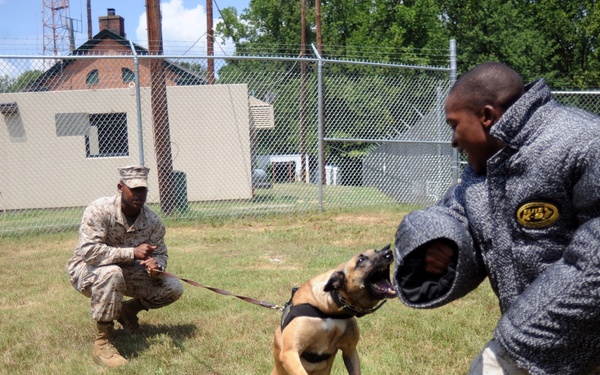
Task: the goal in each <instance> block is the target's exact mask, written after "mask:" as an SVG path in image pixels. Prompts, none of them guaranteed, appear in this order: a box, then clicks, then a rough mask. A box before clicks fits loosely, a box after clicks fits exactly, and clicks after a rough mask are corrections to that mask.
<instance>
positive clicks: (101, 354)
mask: <svg viewBox="0 0 600 375" xmlns="http://www.w3.org/2000/svg"><path fill="white" fill-rule="evenodd" d="M113 325H114V323H113V322H96V326H97V327H98V332H97V333H96V339H95V340H94V360H95V361H96V362H98V363H99V364H101V365H102V366H106V367H109V368H113V367H119V366H123V365H126V364H127V360H126V359H125V358H123V357H122V356H121V354H120V353H119V351H118V350H117V348H115V347H114V345H113V344H112V334H113Z"/></svg>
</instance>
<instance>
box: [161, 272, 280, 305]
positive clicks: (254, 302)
mask: <svg viewBox="0 0 600 375" xmlns="http://www.w3.org/2000/svg"><path fill="white" fill-rule="evenodd" d="M159 272H160V273H162V274H163V275H164V276H166V277H174V278H176V279H179V280H181V281H184V282H186V283H188V284H190V285H193V286H197V287H200V288H204V289H208V290H210V291H213V292H215V293H219V294H223V295H225V296H233V297H236V298H239V299H241V300H243V301H246V302H250V303H252V304H255V305H258V306H262V307H267V308H269V309H274V310H280V311H283V306H279V305H276V304H274V303H270V302H265V301H260V300H257V299H254V298H250V297H244V296H239V295H237V294H233V293H231V292H228V291H226V290H222V289H218V288H212V287H210V286H206V285H203V284H200V283H199V282H196V281H193V280H189V279H184V278H183V277H179V276H177V275H175V274H172V273H169V272H165V271H159Z"/></svg>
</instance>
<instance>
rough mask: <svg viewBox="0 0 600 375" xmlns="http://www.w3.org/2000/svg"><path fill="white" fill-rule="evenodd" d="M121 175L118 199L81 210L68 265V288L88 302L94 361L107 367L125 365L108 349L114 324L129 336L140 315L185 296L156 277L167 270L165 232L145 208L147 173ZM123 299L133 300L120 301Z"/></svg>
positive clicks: (173, 282) (175, 283) (133, 169)
mask: <svg viewBox="0 0 600 375" xmlns="http://www.w3.org/2000/svg"><path fill="white" fill-rule="evenodd" d="M119 172H120V175H121V180H120V181H119V183H118V184H117V189H118V191H119V194H118V195H115V196H112V197H104V198H100V199H97V200H96V201H94V202H92V203H91V204H90V205H89V206H88V207H87V208H86V209H85V211H84V213H83V218H82V220H81V226H80V230H79V244H78V245H77V248H76V249H75V252H74V254H73V257H72V258H71V259H70V260H69V261H68V263H67V270H68V272H69V276H70V281H71V284H73V286H74V287H75V289H77V290H78V291H79V292H81V293H82V294H83V295H85V296H86V297H89V298H91V310H92V318H93V319H94V320H95V321H96V326H97V333H96V337H95V340H94V349H93V354H94V359H95V360H96V361H97V362H99V363H100V364H102V365H104V366H107V367H117V366H121V365H124V364H126V363H127V360H126V359H125V358H123V357H122V356H121V354H120V353H119V351H118V350H117V349H116V348H115V347H114V346H113V344H112V334H113V326H114V322H113V321H114V320H117V321H118V322H119V323H120V324H121V325H122V326H123V328H124V329H125V330H126V331H128V332H131V333H136V332H139V330H140V326H139V323H138V317H137V313H138V312H140V311H142V310H148V309H157V308H160V307H163V306H166V305H169V304H171V303H173V302H175V301H176V300H177V299H179V297H181V295H182V294H183V286H182V285H181V283H180V282H179V280H177V279H175V278H172V277H164V276H163V275H161V274H160V271H164V270H165V269H166V267H167V247H166V246H165V242H164V237H165V227H164V225H163V224H162V223H161V221H160V219H159V217H158V216H157V215H156V214H155V213H154V212H153V211H152V210H151V209H150V208H149V207H148V206H146V205H145V202H146V197H147V194H148V168H145V167H141V166H130V167H124V168H120V169H119ZM124 296H128V297H131V299H129V300H127V301H125V302H124V301H123V297H124Z"/></svg>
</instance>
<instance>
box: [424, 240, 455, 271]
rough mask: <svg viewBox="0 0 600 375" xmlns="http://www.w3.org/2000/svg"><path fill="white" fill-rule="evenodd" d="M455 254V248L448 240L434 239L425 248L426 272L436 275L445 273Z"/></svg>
mask: <svg viewBox="0 0 600 375" xmlns="http://www.w3.org/2000/svg"><path fill="white" fill-rule="evenodd" d="M453 255H454V249H452V247H450V246H449V245H448V243H447V242H446V241H441V240H435V241H432V242H431V243H430V244H429V246H428V247H427V248H426V249H425V272H427V273H428V274H431V275H435V276H442V275H444V274H445V273H446V272H447V271H448V264H450V261H451V260H452V256H453Z"/></svg>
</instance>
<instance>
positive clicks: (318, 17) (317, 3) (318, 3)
mask: <svg viewBox="0 0 600 375" xmlns="http://www.w3.org/2000/svg"><path fill="white" fill-rule="evenodd" d="M315 13H316V17H315V22H316V23H317V51H318V52H319V58H323V40H322V39H321V0H315ZM321 85H322V83H321ZM321 92H322V93H324V92H325V90H323V87H321ZM323 96H324V95H323ZM320 100H321V106H322V108H323V111H322V114H321V124H322V127H323V133H322V136H323V139H324V138H325V101H324V100H323V97H321V98H320ZM324 145H325V142H323V148H322V149H321V160H323V164H322V168H321V181H322V182H323V183H325V181H326V177H327V176H326V174H325V166H326V165H327V163H326V160H327V159H325V147H324Z"/></svg>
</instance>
